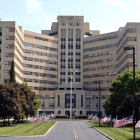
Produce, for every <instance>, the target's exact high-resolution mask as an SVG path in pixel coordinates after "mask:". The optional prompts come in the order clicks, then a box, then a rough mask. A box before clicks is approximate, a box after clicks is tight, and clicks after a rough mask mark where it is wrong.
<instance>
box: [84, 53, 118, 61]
mask: <svg viewBox="0 0 140 140" xmlns="http://www.w3.org/2000/svg"><path fill="white" fill-rule="evenodd" d="M115 54H117V51H109V52H102V53H94V54H88V55H84V57H85V59H86V58H92V57H99V56H105V55H115Z"/></svg>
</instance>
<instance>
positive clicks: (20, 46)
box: [8, 38, 24, 52]
mask: <svg viewBox="0 0 140 140" xmlns="http://www.w3.org/2000/svg"><path fill="white" fill-rule="evenodd" d="M8 40H9V39H8ZM15 40H16V43H17V45H18V46H19V48H20V49H21V51H22V52H23V50H24V49H23V47H22V45H23V44H22V45H21V44H20V43H19V41H18V40H17V39H16V38H15Z"/></svg>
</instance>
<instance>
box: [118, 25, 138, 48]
mask: <svg viewBox="0 0 140 140" xmlns="http://www.w3.org/2000/svg"><path fill="white" fill-rule="evenodd" d="M129 30H131V29H127V30H126V31H125V33H124V34H123V35H122V37H121V39H120V40H119V42H118V46H119V45H120V43H121V42H122V40H123V39H124V38H125V36H126V35H127V33H130V31H129ZM132 30H133V31H132V32H131V33H137V29H136V28H134V29H132Z"/></svg>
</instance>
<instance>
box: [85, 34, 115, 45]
mask: <svg viewBox="0 0 140 140" xmlns="http://www.w3.org/2000/svg"><path fill="white" fill-rule="evenodd" d="M114 38H117V35H114V36H109V37H103V38H98V39H93V40H87V41H84V43H85V44H88V43H93V42H98V41H104V40H108V39H114Z"/></svg>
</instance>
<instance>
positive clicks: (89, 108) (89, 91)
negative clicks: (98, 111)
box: [89, 90, 90, 121]
mask: <svg viewBox="0 0 140 140" xmlns="http://www.w3.org/2000/svg"><path fill="white" fill-rule="evenodd" d="M89 116H90V90H89ZM89 121H90V118H89Z"/></svg>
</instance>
